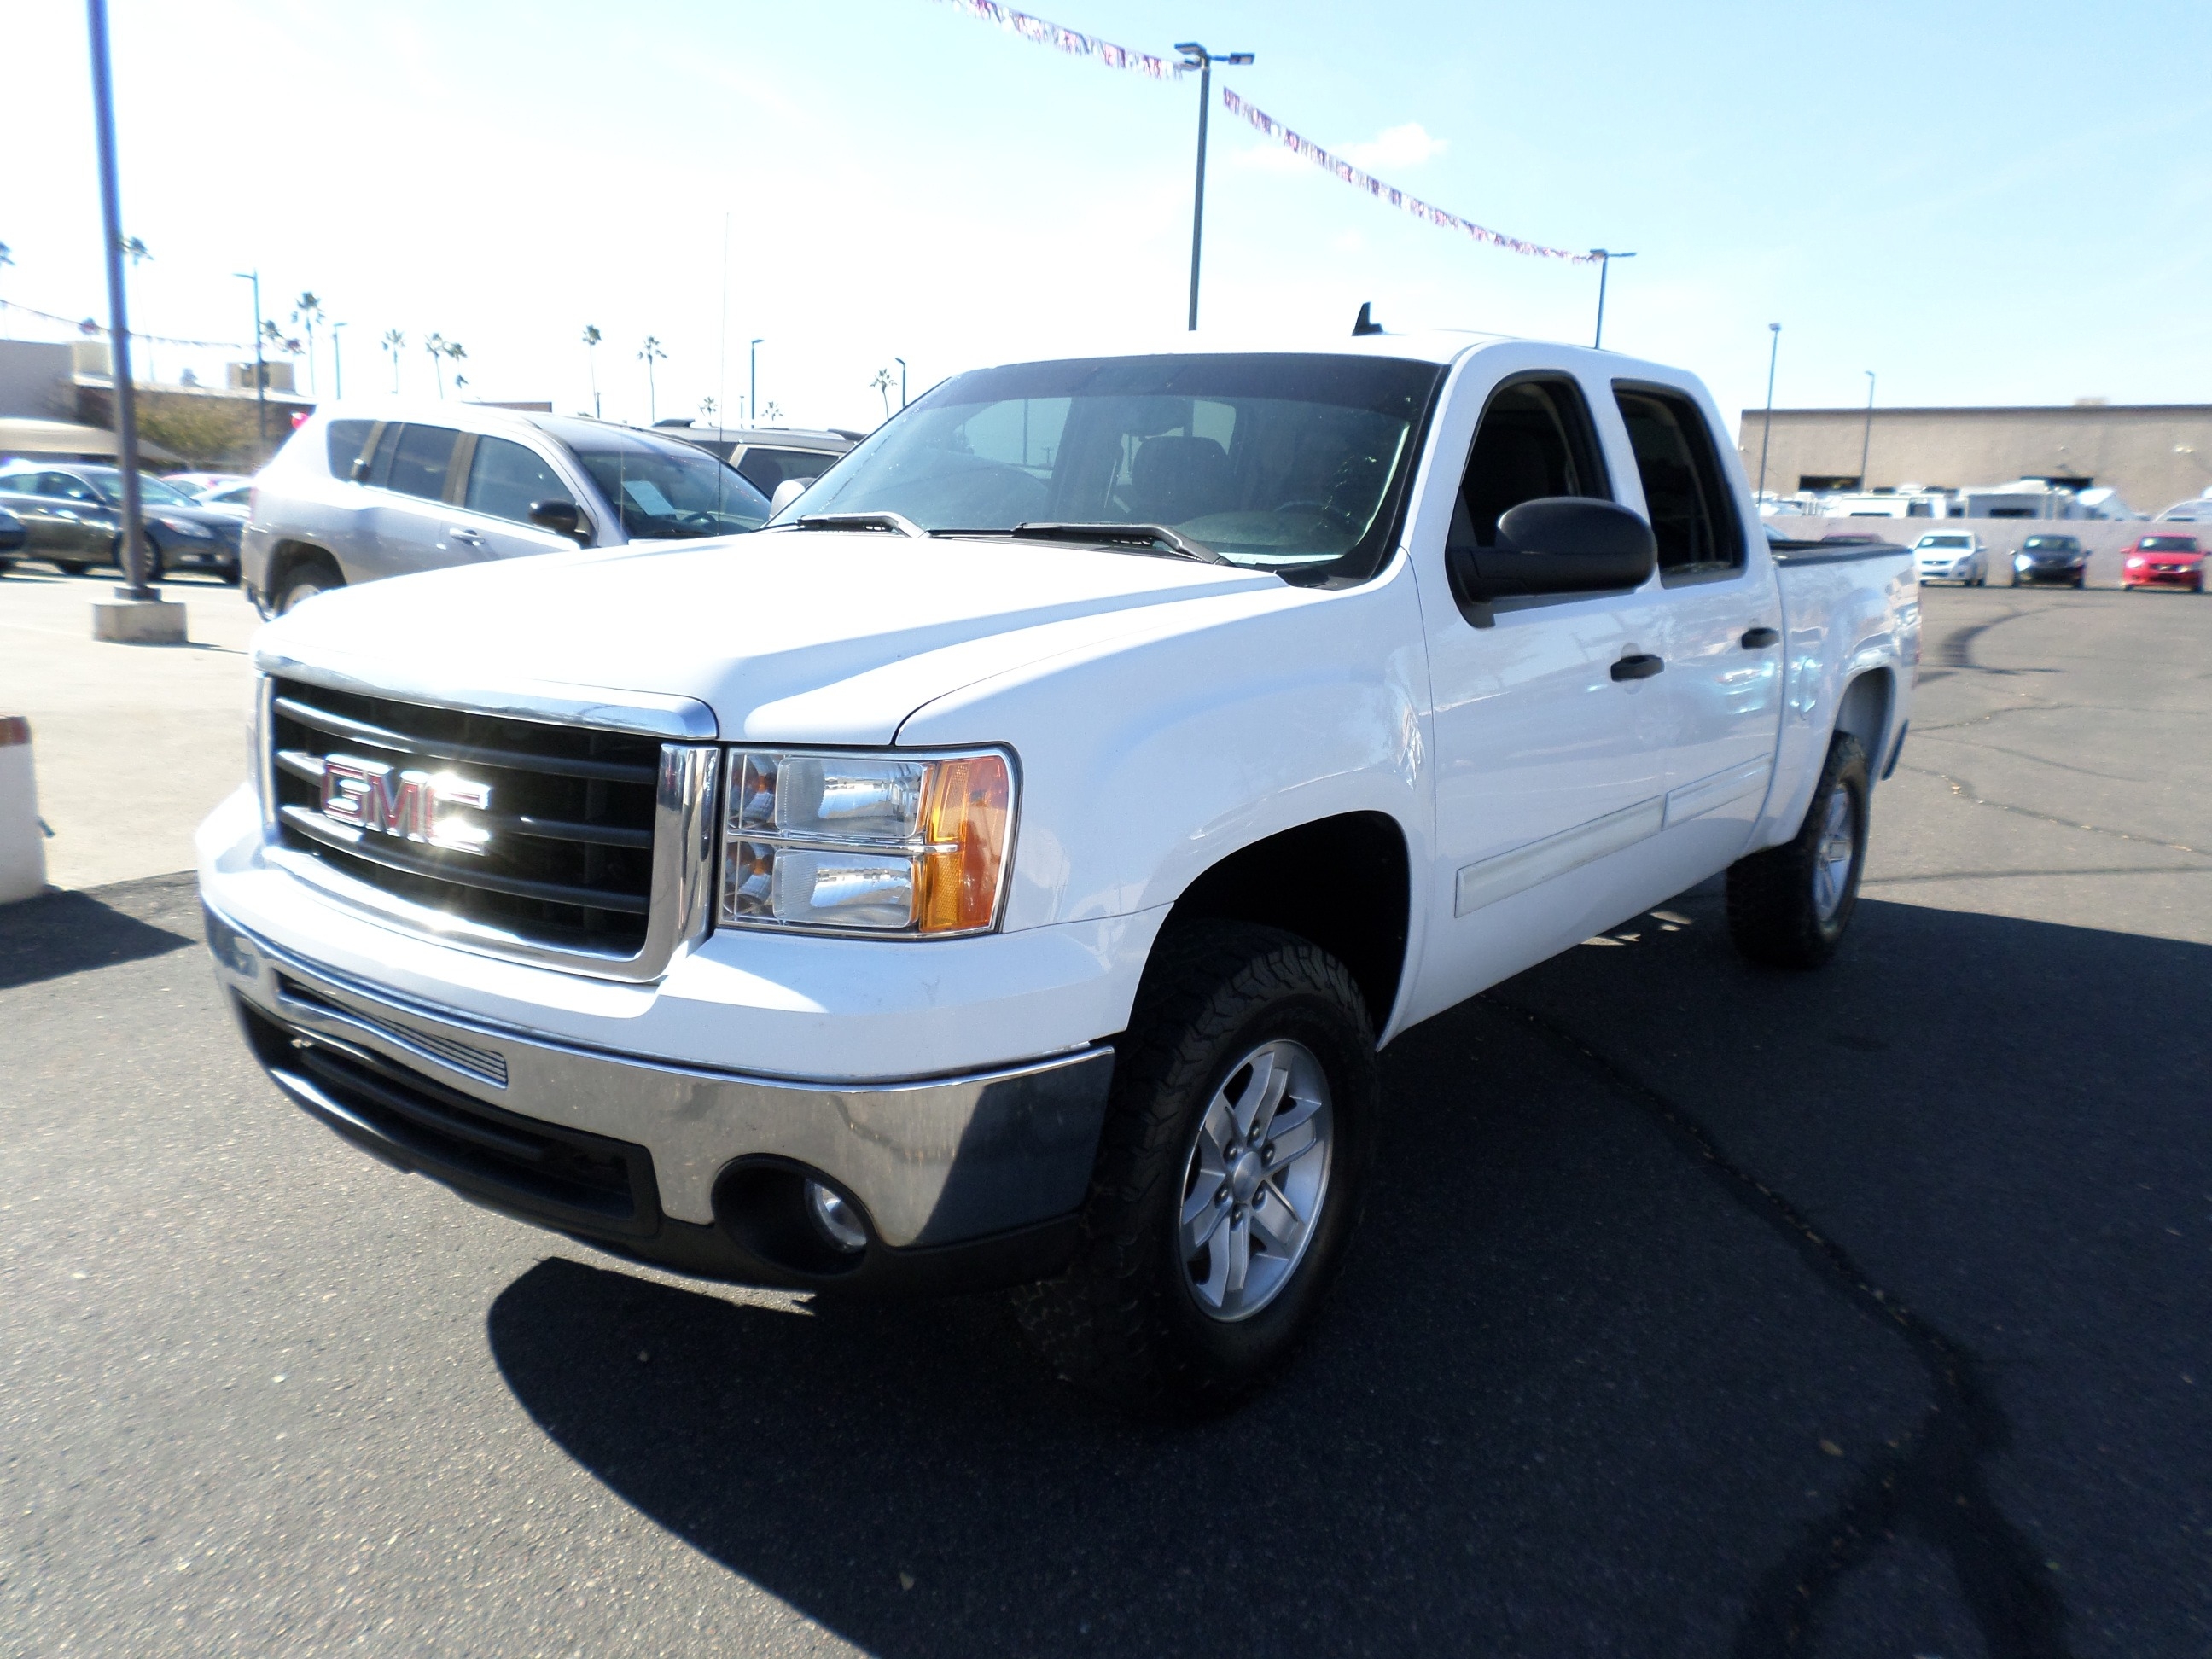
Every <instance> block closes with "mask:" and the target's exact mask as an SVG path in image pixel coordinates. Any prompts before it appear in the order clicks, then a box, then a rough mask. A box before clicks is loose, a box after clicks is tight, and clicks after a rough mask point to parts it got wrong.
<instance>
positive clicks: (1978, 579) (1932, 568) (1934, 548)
mask: <svg viewBox="0 0 2212 1659" xmlns="http://www.w3.org/2000/svg"><path fill="white" fill-rule="evenodd" d="M1912 562H1913V565H1914V567H1915V568H1916V569H1917V571H1918V573H1919V576H1920V580H1922V581H1923V582H1957V583H1958V584H1959V585H1960V586H1961V587H1986V586H1989V582H1990V552H1989V549H1988V548H1986V547H1984V545H1983V544H1982V538H1980V537H1979V536H1978V535H1976V534H1975V533H1974V532H1972V531H1971V530H1931V531H1929V532H1928V533H1927V534H1926V535H1924V536H1923V537H1922V538H1920V539H1919V540H1918V541H1917V542H1915V543H1914V544H1912Z"/></svg>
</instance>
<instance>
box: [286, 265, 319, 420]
mask: <svg viewBox="0 0 2212 1659" xmlns="http://www.w3.org/2000/svg"><path fill="white" fill-rule="evenodd" d="M292 320H293V321H294V322H295V323H297V324H299V325H300V326H301V328H304V329H305V330H307V390H308V392H310V393H311V394H312V393H313V392H317V391H318V390H319V387H318V386H316V384H315V325H317V324H319V323H320V322H321V321H322V320H323V302H322V301H320V300H319V299H317V298H316V297H315V295H314V290H313V289H308V290H307V292H305V293H303V294H301V295H300V297H299V298H298V299H296V300H295V301H293V302H292Z"/></svg>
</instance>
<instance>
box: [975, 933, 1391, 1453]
mask: <svg viewBox="0 0 2212 1659" xmlns="http://www.w3.org/2000/svg"><path fill="white" fill-rule="evenodd" d="M1119 1050H1120V1053H1119V1057H1118V1059H1117V1061H1116V1065H1115V1076H1114V1090H1113V1097H1112V1099H1111V1102H1110V1103H1109V1109H1108V1115H1107V1121H1106V1125H1105V1129H1104V1133H1103V1136H1102V1138H1101V1140H1100V1146H1099V1152H1098V1158H1097V1166H1096V1168H1095V1170H1094V1172H1093V1175H1092V1178H1091V1194H1090V1196H1089V1198H1088V1199H1087V1200H1086V1201H1085V1208H1084V1212H1083V1239H1082V1243H1081V1244H1080V1245H1079V1247H1078V1249H1077V1252H1076V1256H1075V1260H1074V1261H1073V1264H1072V1265H1071V1266H1070V1267H1069V1268H1068V1271H1067V1272H1066V1274H1065V1275H1064V1276H1063V1277H1061V1278H1060V1279H1054V1280H1052V1281H1050V1282H1048V1283H1046V1284H1042V1285H1030V1286H1027V1287H1025V1288H1024V1289H1023V1290H1021V1291H1018V1292H1016V1297H1015V1309H1016V1312H1017V1313H1018V1316H1019V1317H1020V1320H1021V1323H1022V1327H1023V1328H1024V1332H1025V1333H1026V1334H1028V1336H1029V1339H1030V1341H1031V1343H1032V1344H1034V1345H1035V1346H1036V1348H1037V1350H1038V1351H1039V1352H1040V1353H1041V1354H1042V1356H1043V1357H1044V1358H1045V1360H1046V1361H1047V1362H1048V1364H1051V1365H1052V1367H1053V1368H1054V1370H1057V1371H1058V1372H1059V1373H1060V1375H1061V1376H1063V1377H1066V1378H1067V1379H1068V1380H1069V1381H1071V1382H1073V1383H1078V1384H1079V1385H1080V1386H1082V1387H1084V1388H1085V1389H1089V1390H1090V1391H1091V1392H1092V1393H1095V1394H1098V1395H1103V1396H1105V1397H1106V1398H1108V1399H1109V1400H1111V1401H1114V1402H1115V1403H1116V1404H1119V1405H1121V1406H1124V1407H1130V1408H1133V1409H1137V1410H1142V1411H1152V1410H1158V1409H1161V1408H1163V1407H1170V1408H1173V1407H1182V1408H1189V1407H1201V1408H1203V1407H1222V1406H1225V1405H1228V1404H1231V1403H1232V1402H1234V1401H1236V1400H1237V1399H1238V1398H1240V1397H1241V1396H1243V1395H1245V1394H1247V1393H1249V1392H1250V1391H1251V1390H1252V1389H1255V1388H1256V1387H1257V1386H1259V1384H1260V1383H1262V1382H1264V1381H1265V1380H1266V1379H1267V1377H1268V1376H1270V1375H1271V1374H1272V1373H1273V1371H1274V1370H1276V1369H1277V1368H1278V1367H1279V1366H1280V1365H1281V1364H1283V1362H1284V1361H1285V1359H1286V1358H1288V1357H1289V1355H1290V1353H1291V1351H1292V1350H1293V1349H1294V1348H1295V1347H1296V1346H1297V1342H1298V1340H1299V1339H1300V1338H1301V1337H1303V1336H1304V1334H1305V1332H1306V1330H1307V1329H1308V1328H1309V1327H1310V1325H1311V1324H1312V1322H1313V1321H1314V1319H1315V1318H1316V1316H1317V1315H1318V1313H1319V1311H1320V1310H1321V1306H1322V1303H1323V1301H1324V1300H1325V1298H1326V1297H1327V1295H1328V1289H1329V1286H1330V1285H1331V1283H1332V1282H1333V1281H1334V1279H1335V1277H1336V1274H1337V1271H1338V1268H1339V1267H1340V1265H1341V1263H1342V1261H1343V1258H1344V1253H1345V1249H1346V1246H1347V1245H1348V1244H1349V1243H1350V1241H1351V1237H1352V1229H1353V1227H1354V1225H1355V1224H1356V1223H1357V1221H1358V1217H1359V1210H1360V1204H1361V1200H1362V1196H1363V1193H1364V1187H1365V1184H1366V1177H1367V1168H1368V1164H1369V1158H1370V1146H1371V1144H1372V1140H1373V1135H1374V1124H1375V1116H1376V1099H1377V1095H1378V1085H1377V1082H1376V1062H1375V1037H1374V1032H1373V1030H1372V1029H1371V1028H1370V1025H1369V1024H1368V1019H1367V1012H1366V1007H1365V1005H1364V1002H1363V1001H1362V1000H1361V999H1360V994H1359V991H1358V987H1357V986H1356V985H1355V984H1354V983H1353V982H1352V976H1351V975H1350V974H1349V973H1348V972H1347V971H1346V969H1345V967H1344V964H1343V963H1340V962H1339V961H1338V960H1337V959H1336V958H1335V957H1332V956H1330V955H1329V954H1328V952H1327V951H1323V950H1322V949H1321V948H1320V947H1319V946H1317V945H1310V944H1309V943H1307V942H1306V941H1305V940H1304V939H1298V938H1297V937H1296V936H1294V935H1292V934H1290V933H1281V932H1279V931H1278V930H1276V929H1274V928H1271V927H1253V926H1249V925H1247V924H1243V923H1202V924H1198V925H1194V926H1192V927H1187V928H1185V929H1183V930H1182V931H1180V932H1178V933H1175V934H1173V935H1171V936H1169V937H1166V938H1164V939H1162V941H1161V943H1160V945H1159V946H1158V949H1157V950H1156V951H1155V952H1154V956H1153V960H1152V964H1151V966H1150V967H1148V968H1147V969H1146V975H1145V980H1144V983H1143V986H1142V987H1141V988H1140V989H1139V992H1138V995H1137V1003H1136V1007H1135V1009H1134V1011H1133V1013H1132V1015H1131V1018H1130V1024H1129V1030H1128V1032H1127V1035H1126V1036H1124V1037H1123V1038H1122V1039H1121V1042H1120V1044H1119Z"/></svg>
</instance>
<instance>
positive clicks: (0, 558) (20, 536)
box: [0, 512, 30, 576]
mask: <svg viewBox="0 0 2212 1659" xmlns="http://www.w3.org/2000/svg"><path fill="white" fill-rule="evenodd" d="M29 535H30V532H28V531H27V530H25V529H24V528H23V521H22V520H21V519H19V518H17V517H16V516H15V514H14V513H8V512H0V576H4V575H6V574H8V567H9V565H12V564H13V563H15V555H17V554H18V553H20V552H21V551H22V550H23V544H24V542H25V541H26V540H27V539H28V538H29Z"/></svg>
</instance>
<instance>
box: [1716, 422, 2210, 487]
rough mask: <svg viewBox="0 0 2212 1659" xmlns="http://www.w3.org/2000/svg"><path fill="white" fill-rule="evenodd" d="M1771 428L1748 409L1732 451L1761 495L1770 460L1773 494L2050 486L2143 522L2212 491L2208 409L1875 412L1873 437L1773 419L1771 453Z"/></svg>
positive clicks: (1862, 427)
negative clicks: (2024, 483)
mask: <svg viewBox="0 0 2212 1659" xmlns="http://www.w3.org/2000/svg"><path fill="white" fill-rule="evenodd" d="M1764 428H1765V410H1757V409H1747V410H1744V411H1743V420H1742V423H1741V426H1740V427H1739V428H1737V437H1738V443H1737V447H1738V449H1739V451H1740V452H1741V454H1742V457H1743V469H1744V472H1745V474H1746V476H1747V477H1749V478H1750V479H1751V481H1752V483H1753V486H1754V487H1756V486H1757V484H1758V482H1759V458H1760V451H1761V449H1762V447H1763V448H1764V449H1765V460H1766V488H1767V489H1768V490H1769V491H1770V492H1771V493H1773V494H1776V495H1790V494H1793V493H1795V492H1796V491H1799V490H1836V489H1860V488H1862V487H1863V488H1866V489H1896V488H1898V487H1899V486H1900V485H1904V484H1914V485H1918V486H1922V487H1923V488H1926V489H1964V488H1967V487H1969V486H1972V485H1976V484H1995V483H2008V482H2010V481H2011V480H2013V479H2015V478H2045V479H2048V480H2050V481H2051V483H2058V484H2063V485H2065V486H2067V487H2068V488H2069V489H2093V488H2099V487H2103V488H2107V489H2115V490H2118V492H2119V496H2120V499H2121V500H2122V501H2125V502H2126V503H2127V504H2128V505H2129V506H2130V507H2133V508H2135V509H2136V511H2137V512H2138V513H2156V512H2158V511H2159V510H2160V508H2161V507H2169V506H2171V505H2172V503H2174V502H2175V501H2181V500H2183V499H2184V498H2185V497H2188V496H2193V495H2201V494H2202V493H2203V491H2204V489H2206V487H2207V486H2208V485H2212V404H2106V403H2101V402H2098V401H2096V400H2093V399H2084V400H2083V401H2082V402H2080V403H2077V404H2073V405H2071V406H2070V407H2065V406H2062V407H2056V408H2015V409H1881V408H1877V409H1876V410H1875V411H1874V422H1873V428H1872V432H1871V435H1869V429H1868V424H1867V412H1866V410H1864V409H1863V408H1861V409H1778V410H1775V411H1774V430H1773V435H1772V438H1771V441H1767V442H1763V441H1762V438H1763V433H1764ZM1862 444H1863V445H1864V446H1865V453H1866V457H1867V460H1866V469H1865V470H1866V477H1864V478H1863V479H1862V478H1861V477H1860V468H1859V456H1860V453H1861V446H1862Z"/></svg>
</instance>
